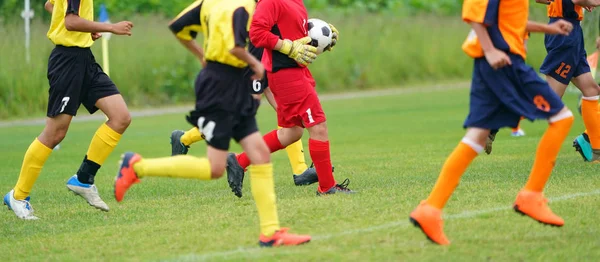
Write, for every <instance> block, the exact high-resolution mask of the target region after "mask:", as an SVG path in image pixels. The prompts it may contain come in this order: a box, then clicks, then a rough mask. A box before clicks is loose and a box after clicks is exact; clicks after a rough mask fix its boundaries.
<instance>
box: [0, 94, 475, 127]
mask: <svg viewBox="0 0 600 262" xmlns="http://www.w3.org/2000/svg"><path fill="white" fill-rule="evenodd" d="M468 87H469V84H468V83H456V84H447V85H433V86H423V87H408V88H395V89H383V90H373V91H361V92H351V93H340V94H324V95H320V96H319V98H320V99H321V101H334V100H347V99H355V98H366V97H382V96H394V95H404V94H414V93H431V92H435V91H444V90H454V89H463V88H468ZM262 104H266V102H265V103H262ZM192 109H193V105H191V104H190V105H187V106H177V107H164V108H152V109H144V110H136V111H132V112H131V116H132V117H133V118H138V117H149V116H159V115H168V114H176V113H187V112H189V111H190V110H192ZM103 119H105V116H104V115H103V114H102V113H101V112H100V113H96V114H94V115H83V116H77V117H74V118H73V122H87V121H95V120H103ZM45 123H46V118H36V119H25V120H14V121H0V128H3V127H12V126H37V125H43V124H45Z"/></svg>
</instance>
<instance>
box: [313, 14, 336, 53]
mask: <svg viewBox="0 0 600 262" xmlns="http://www.w3.org/2000/svg"><path fill="white" fill-rule="evenodd" d="M308 36H310V38H312V42H311V45H312V46H314V47H316V48H317V54H320V53H323V51H324V50H325V48H327V47H328V46H329V45H330V44H331V39H332V37H333V32H331V27H329V24H328V23H327V22H325V21H323V20H321V19H316V18H311V19H308Z"/></svg>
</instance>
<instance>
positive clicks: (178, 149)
mask: <svg viewBox="0 0 600 262" xmlns="http://www.w3.org/2000/svg"><path fill="white" fill-rule="evenodd" d="M175 21H176V20H175ZM170 28H171V30H172V31H173V33H175V35H176V36H177V37H178V38H180V39H183V41H191V40H192V39H194V38H195V34H190V33H192V32H194V31H191V30H188V31H186V32H189V33H182V31H183V30H184V28H185V27H183V26H181V25H177V24H175V23H171V26H170ZM184 43H188V42H184ZM190 44H191V43H190ZM194 44H195V43H194ZM196 46H197V45H196ZM188 48H189V47H188ZM192 48H193V49H194V47H192ZM198 48H199V51H198V52H197V53H198V54H202V53H203V51H202V52H200V50H201V48H200V47H198ZM248 51H249V52H250V53H251V54H252V55H253V56H254V57H256V59H257V60H259V61H260V60H261V59H262V55H263V48H256V47H255V46H254V45H252V43H249V44H248ZM199 58H200V60H201V61H202V60H203V59H204V58H203V55H200V56H199ZM253 74H254V72H252V69H250V68H249V67H248V68H246V69H245V70H244V77H246V79H247V81H248V82H247V83H248V88H250V89H251V90H252V92H253V93H254V94H255V95H256V98H257V99H260V95H261V94H262V93H263V92H264V94H265V97H266V98H267V101H268V102H269V104H270V105H271V106H272V107H273V108H274V109H275V111H277V102H275V98H274V97H273V93H271V91H270V90H269V89H268V86H269V85H268V82H267V78H266V77H265V78H263V79H261V80H252V79H250V77H251V76H252V75H253ZM203 139H204V137H203V135H202V134H201V133H200V131H199V130H198V128H197V127H193V128H191V129H190V130H188V131H183V130H174V131H173V132H171V155H173V156H175V155H185V154H187V153H188V150H189V148H190V146H191V145H192V144H193V143H196V142H199V141H202V140H203ZM285 150H286V152H287V155H288V159H289V161H290V165H291V166H292V172H293V176H292V177H293V179H294V184H295V185H297V186H302V185H310V184H313V183H316V182H318V177H317V172H316V170H315V168H314V167H310V168H309V167H308V166H307V165H306V160H305V158H304V149H303V148H302V140H298V141H296V142H294V143H292V144H291V145H289V146H287V147H286V148H285ZM228 178H229V176H228ZM231 182H233V181H231Z"/></svg>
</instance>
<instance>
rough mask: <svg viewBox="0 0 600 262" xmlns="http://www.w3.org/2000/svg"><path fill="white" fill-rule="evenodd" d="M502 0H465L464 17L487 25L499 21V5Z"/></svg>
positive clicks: (469, 20) (466, 20) (466, 19)
mask: <svg viewBox="0 0 600 262" xmlns="http://www.w3.org/2000/svg"><path fill="white" fill-rule="evenodd" d="M499 3H500V0H465V1H464V3H463V9H462V19H463V20H464V21H465V22H467V23H470V22H475V23H480V24H484V25H486V26H490V25H494V24H497V23H498V6H499Z"/></svg>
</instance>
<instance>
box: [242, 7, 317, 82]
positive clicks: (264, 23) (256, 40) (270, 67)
mask: <svg viewBox="0 0 600 262" xmlns="http://www.w3.org/2000/svg"><path fill="white" fill-rule="evenodd" d="M307 20H308V13H307V11H306V7H305V6H304V3H303V2H302V0H259V1H258V4H257V5H256V11H255V12H254V16H253V18H252V24H251V26H250V41H251V42H252V44H254V45H255V46H256V47H262V48H264V49H265V50H264V54H263V57H262V63H263V65H264V66H265V69H266V70H267V71H269V72H277V71H278V70H280V69H283V68H293V67H302V66H301V65H299V64H298V63H296V61H294V60H293V59H291V58H289V57H288V56H287V55H284V54H282V53H280V52H278V51H273V48H274V47H275V45H276V44H277V40H279V39H289V40H292V41H294V40H296V39H300V38H303V37H305V36H307V35H308V27H307V25H306V23H307V22H306V21H307Z"/></svg>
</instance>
